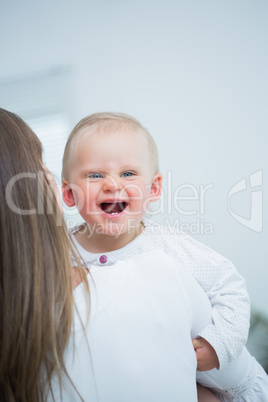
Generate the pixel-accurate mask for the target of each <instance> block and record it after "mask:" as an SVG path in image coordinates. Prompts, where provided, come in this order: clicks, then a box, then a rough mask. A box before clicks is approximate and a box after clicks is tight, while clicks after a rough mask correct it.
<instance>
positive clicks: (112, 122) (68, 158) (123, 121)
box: [62, 112, 159, 180]
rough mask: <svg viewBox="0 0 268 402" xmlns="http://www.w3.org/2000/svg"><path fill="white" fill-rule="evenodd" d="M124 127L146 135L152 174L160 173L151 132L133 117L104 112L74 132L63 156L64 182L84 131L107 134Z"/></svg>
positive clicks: (87, 120) (75, 128)
mask: <svg viewBox="0 0 268 402" xmlns="http://www.w3.org/2000/svg"><path fill="white" fill-rule="evenodd" d="M124 126H125V127H129V128H132V129H133V130H135V131H139V132H141V133H143V134H144V137H145V140H146V141H147V144H148V150H149V155H150V162H151V168H152V173H153V174H155V173H158V172H159V166H158V152H157V147H156V144H155V142H154V139H153V137H152V136H151V134H150V133H149V131H148V130H147V129H146V128H145V127H143V126H142V125H141V123H140V122H139V121H138V120H136V119H135V118H134V117H132V116H129V115H127V114H124V113H114V112H103V113H94V114H91V115H89V116H87V117H85V118H83V119H82V120H80V121H79V123H78V124H77V125H76V126H75V127H74V129H73V130H72V132H71V134H70V136H69V138H68V141H67V143H66V146H65V150H64V154H63V160H62V180H68V176H69V170H70V166H71V165H72V163H73V160H74V154H75V145H77V144H78V141H79V139H81V137H82V135H83V134H84V132H85V130H84V129H87V128H90V129H91V131H92V132H93V131H97V130H103V131H105V132H107V131H108V130H109V131H115V130H118V129H121V128H122V127H124Z"/></svg>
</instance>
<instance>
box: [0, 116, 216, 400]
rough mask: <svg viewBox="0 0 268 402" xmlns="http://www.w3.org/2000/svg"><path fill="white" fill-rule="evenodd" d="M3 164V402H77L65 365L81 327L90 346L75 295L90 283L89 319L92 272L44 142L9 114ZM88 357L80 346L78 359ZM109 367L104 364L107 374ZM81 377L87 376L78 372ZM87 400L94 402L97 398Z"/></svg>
mask: <svg viewBox="0 0 268 402" xmlns="http://www.w3.org/2000/svg"><path fill="white" fill-rule="evenodd" d="M0 161H1V168H0V217H1V221H0V227H1V230H0V259H1V273H0V349H1V360H0V401H7V402H39V401H47V400H54V401H55V400H56V401H57V402H58V401H59V400H61V398H62V395H63V394H64V393H65V392H66V390H67V393H68V390H69V389H70V390H71V394H72V395H73V396H74V398H75V400H83V398H82V397H81V395H80V391H81V389H76V387H75V384H74V382H75V381H74V382H73V377H72V378H70V377H69V374H68V371H67V370H66V366H65V364H66V363H65V362H66V361H68V358H69V362H70V354H68V353H69V352H68V351H69V350H70V348H71V347H72V345H73V343H72V340H73V338H72V337H71V332H72V326H73V322H74V329H75V326H76V327H77V326H78V327H79V328H80V329H81V328H82V334H81V331H80V332H79V333H76V338H75V340H76V342H77V340H78V339H79V337H80V336H82V338H83V339H86V338H85V336H84V335H85V331H84V330H85V327H84V323H85V325H86V323H87V321H83V320H82V319H80V322H77V317H78V321H79V317H80V312H79V311H78V310H79V309H78V310H77V309H76V310H77V311H75V313H74V297H73V288H74V287H76V285H77V284H79V283H80V282H81V281H82V282H83V284H84V288H85V289H86V300H85V301H84V302H86V309H83V311H81V313H82V315H83V318H84V317H87V318H88V312H89V286H88V280H87V276H86V274H87V272H86V271H85V270H84V268H83V266H82V265H81V263H80V260H79V258H78V257H76V254H75V251H74V250H73V247H72V246H71V243H70V239H69V236H68V233H67V230H66V227H65V224H64V220H63V216H62V212H61V210H60V208H59V206H58V204H57V201H56V198H57V197H55V189H53V187H54V184H53V183H52V182H51V176H50V174H49V173H48V171H47V169H46V167H44V166H43V164H42V147H41V143H40V141H39V139H38V138H37V137H36V135H35V134H34V133H33V132H32V131H31V129H30V128H29V127H28V126H27V124H26V123H24V122H23V121H22V120H21V119H20V118H19V117H18V116H16V115H15V114H12V113H10V112H8V111H5V110H3V109H0ZM70 255H72V256H73V260H72V261H71V259H70ZM72 265H74V266H75V268H74V267H73V266H72ZM92 285H93V286H94V283H92ZM79 291H80V292H81V287H79ZM84 302H83V303H84ZM84 305H85V303H84ZM74 318H75V319H74ZM93 321H94V320H93ZM77 324H78V325H77ZM86 342H87V339H86ZM105 342H106V341H105ZM88 346H89V345H88ZM80 352H81V348H80V346H79V347H78V350H77V351H75V353H77V354H76V357H77V356H79V353H80ZM88 352H89V353H88V354H85V355H83V354H82V359H83V361H87V360H88V364H89V366H90V365H91V363H92V362H91V350H90V347H89V348H88ZM104 357H105V356H104ZM66 359H67V360H66ZM107 363H110V362H107V361H106V360H104V366H103V367H105V366H106V365H107ZM91 369H92V370H91V371H90V372H87V373H86V377H85V381H84V382H83V383H82V388H84V387H88V385H89V382H92V384H93V388H94V375H95V373H94V367H91ZM81 375H85V373H82V372H81V370H79V366H78V370H77V376H78V377H80V376H81ZM137 386H138V387H139V384H137ZM194 388H195V387H194ZM53 391H55V392H53ZM198 392H199V398H200V399H199V401H201V400H203V401H209V400H210V401H214V400H217V399H216V398H215V399H214V396H213V395H212V393H210V391H209V390H206V389H204V388H202V387H200V389H199V390H198ZM97 393H98V392H97ZM113 397H114V396H113V395H111V400H113ZM85 398H86V400H93V399H92V394H90V392H89V393H87V392H86V396H85ZM209 398H211V399H209ZM94 400H98V396H96V399H94ZM63 401H64V397H63ZM148 402H152V401H148Z"/></svg>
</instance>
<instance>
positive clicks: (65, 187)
mask: <svg viewBox="0 0 268 402" xmlns="http://www.w3.org/2000/svg"><path fill="white" fill-rule="evenodd" d="M61 190H62V198H63V201H64V202H65V204H66V205H67V206H68V207H74V206H75V200H74V195H73V190H72V189H71V186H70V184H69V183H68V180H63V181H62V187H61Z"/></svg>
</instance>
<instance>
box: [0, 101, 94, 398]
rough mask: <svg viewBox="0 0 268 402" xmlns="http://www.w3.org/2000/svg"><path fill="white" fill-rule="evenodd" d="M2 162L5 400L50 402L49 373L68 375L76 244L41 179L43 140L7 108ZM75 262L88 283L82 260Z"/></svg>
mask: <svg viewBox="0 0 268 402" xmlns="http://www.w3.org/2000/svg"><path fill="white" fill-rule="evenodd" d="M0 161H1V172H0V216H1V221H0V236H1V238H0V259H1V274H0V298H1V300H0V329H1V330H0V348H1V361H0V400H1V401H8V402H9V401H20V402H38V401H46V399H47V398H46V394H47V392H48V390H49V388H50V384H51V379H52V373H53V374H54V373H55V375H56V376H57V377H58V381H59V382H61V375H62V372H64V371H65V368H64V361H63V353H64V350H65V347H66V345H67V343H68V340H69V336H70V331H71V326H72V321H73V295H72V289H73V278H74V271H73V268H72V266H71V260H70V253H71V246H70V241H69V237H68V233H67V230H66V227H65V224H64V221H63V217H62V213H61V211H60V209H59V206H58V204H57V201H56V198H55V197H54V195H53V191H52V190H51V186H50V185H49V181H48V179H47V177H46V175H45V174H44V170H43V166H42V147H41V143H40V141H39V139H38V138H37V137H36V135H35V134H34V133H33V132H32V131H31V129H30V128H29V127H28V126H27V125H26V124H25V123H24V122H23V121H22V120H21V119H20V118H19V117H18V116H16V115H15V114H12V113H10V112H7V111H5V110H3V109H0ZM73 255H75V254H74V253H73ZM74 258H75V257H74ZM76 265H77V267H78V268H77V270H78V271H79V273H80V275H81V278H82V280H83V281H84V282H85V285H86V286H87V281H86V280H85V278H86V274H85V272H84V270H83V268H82V267H81V264H79V261H78V259H76ZM76 273H77V271H76ZM76 276H77V274H76ZM87 289H88V287H87Z"/></svg>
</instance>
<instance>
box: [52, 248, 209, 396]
mask: <svg viewBox="0 0 268 402" xmlns="http://www.w3.org/2000/svg"><path fill="white" fill-rule="evenodd" d="M88 280H89V286H90V291H91V310H90V321H89V324H88V325H87V326H86V329H85V332H84V329H83V324H85V322H86V312H87V303H86V298H85V290H84V285H83V284H80V285H79V286H78V287H77V288H76V289H75V290H74V299H75V303H76V306H77V311H76V313H75V317H74V333H73V334H72V336H71V339H70V342H69V346H68V348H67V350H66V353H65V363H66V368H67V371H68V373H69V375H70V378H71V380H72V381H73V384H74V385H75V387H76V388H77V390H78V391H79V393H80V395H81V397H82V398H83V400H84V401H85V402H97V401H98V402H164V401H168V402H177V401H183V402H195V401H197V394H196V357H195V353H194V349H193V346H192V341H191V337H194V336H196V334H197V332H198V331H199V330H200V329H201V328H202V327H203V326H204V325H206V324H207V323H209V322H210V321H211V306H210V303H209V300H208V298H207V296H206V294H205V293H204V292H203V291H202V289H201V288H200V286H199V285H198V284H197V282H196V281H195V280H194V278H193V276H192V275H191V274H189V273H188V272H187V271H186V270H185V269H184V268H182V267H181V266H180V265H179V264H178V263H176V262H175V261H174V259H173V258H172V257H170V256H168V255H166V254H165V253H164V252H163V251H162V250H155V251H150V252H147V253H144V254H143V255H142V256H135V257H133V258H130V259H127V260H124V261H115V262H114V263H113V264H109V265H102V266H99V265H97V266H96V265H91V268H90V273H89V275H88ZM78 313H79V314H78ZM53 391H54V394H55V400H56V401H57V402H59V401H64V402H76V401H79V400H80V399H79V396H78V395H77V393H76V392H75V390H74V388H73V387H72V385H71V384H70V382H69V381H68V380H67V378H64V381H63V390H62V395H61V393H60V390H59V387H58V384H57V379H56V378H55V382H54V384H53ZM50 400H51V397H48V401H50Z"/></svg>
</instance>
